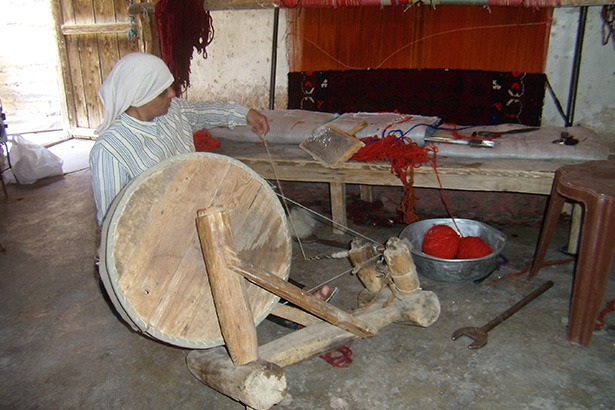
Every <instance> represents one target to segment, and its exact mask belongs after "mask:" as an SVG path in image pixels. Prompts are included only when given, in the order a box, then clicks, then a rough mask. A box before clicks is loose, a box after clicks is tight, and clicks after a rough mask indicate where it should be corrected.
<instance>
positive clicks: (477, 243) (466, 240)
mask: <svg viewBox="0 0 615 410" xmlns="http://www.w3.org/2000/svg"><path fill="white" fill-rule="evenodd" d="M491 252H493V250H492V249H491V247H490V246H489V245H487V243H486V242H485V241H484V240H483V239H482V238H481V237H479V236H464V237H463V238H461V240H460V241H459V251H458V252H457V259H476V258H482V257H483V256H487V255H490V254H491Z"/></svg>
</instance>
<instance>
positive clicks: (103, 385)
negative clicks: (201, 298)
mask: <svg viewBox="0 0 615 410" xmlns="http://www.w3.org/2000/svg"><path fill="white" fill-rule="evenodd" d="M89 144H91V143H89V142H85V141H74V140H73V141H68V142H65V143H63V144H60V145H59V146H56V147H54V149H55V150H57V152H58V153H59V154H60V155H61V156H63V157H64V158H67V161H66V162H65V171H66V170H67V169H70V171H69V172H70V173H68V174H67V175H65V176H63V177H54V178H48V179H46V180H42V181H39V182H37V183H36V184H34V185H29V186H20V185H13V184H12V185H9V187H8V188H9V194H8V198H7V199H4V198H2V199H0V243H1V244H2V245H3V246H4V247H5V248H6V251H5V252H4V253H0V270H1V274H0V312H1V313H0V315H1V316H0V317H1V322H2V327H1V331H0V335H1V336H0V375H1V377H0V408H20V409H26V408H27V409H34V408H36V409H47V408H75V409H77V408H79V409H85V408H87V409H97V408H126V409H171V408H175V409H241V408H244V406H243V405H242V404H240V403H237V402H235V401H233V400H231V399H229V398H228V397H226V396H223V395H221V394H219V393H217V392H216V391H214V390H212V389H210V388H209V387H207V386H205V385H204V384H202V383H201V382H199V381H198V380H197V379H195V378H194V377H193V376H192V374H191V373H190V372H189V370H188V368H187V366H186V363H185V358H186V355H187V353H188V351H187V350H184V349H180V348H177V347H172V346H168V345H165V344H162V343H160V342H157V341H154V340H151V339H148V338H146V337H144V336H142V335H141V334H139V333H135V332H132V331H131V330H129V328H128V327H127V326H126V325H124V323H123V322H122V321H121V320H120V319H118V317H116V316H115V315H114V313H113V310H112V309H111V308H110V306H109V305H108V304H107V302H106V300H105V297H103V291H101V288H100V287H99V282H98V277H97V271H96V269H95V266H94V255H95V251H96V247H97V242H98V235H97V229H96V225H95V221H94V205H93V200H92V193H91V188H90V174H89V171H88V170H87V161H86V159H87V155H86V154H87V150H88V147H89V146H90V145H89ZM84 155H85V157H84ZM289 192H292V190H291V191H288V192H287V194H289ZM0 195H1V194H0ZM289 196H291V195H289ZM353 228H354V229H355V230H357V231H359V232H361V233H362V234H364V235H366V236H368V237H370V238H372V239H374V240H377V241H381V242H384V241H386V240H387V239H388V238H390V237H392V236H397V235H398V234H399V232H400V231H401V230H402V228H403V226H401V225H396V226H393V227H388V228H376V227H366V226H353ZM497 228H498V229H501V230H502V231H503V232H504V233H505V234H506V235H507V237H508V243H507V246H506V248H505V250H504V252H503V254H504V256H505V257H506V258H507V259H508V263H507V264H506V265H504V266H502V267H500V268H499V269H498V270H496V271H495V272H494V273H493V274H492V275H491V276H490V277H489V278H488V279H487V280H485V281H484V282H482V283H480V284H475V283H473V282H470V283H442V282H436V281H432V280H428V279H425V278H422V287H423V289H427V290H432V291H434V292H435V293H436V294H437V295H438V297H439V299H440V303H441V305H442V312H441V315H440V318H439V320H438V321H437V322H436V323H434V324H433V325H432V326H430V327H428V328H418V327H410V326H402V325H397V324H393V325H390V326H387V327H385V328H384V329H382V330H381V331H380V332H379V333H378V334H377V335H376V336H374V337H372V338H370V339H365V340H359V341H355V342H354V343H352V345H351V350H352V353H353V355H352V359H353V361H352V363H351V364H350V365H349V367H346V368H338V367H334V366H332V365H330V364H328V363H327V362H326V361H325V360H323V359H321V358H319V357H315V358H312V359H309V360H306V361H304V362H301V363H300V364H297V365H294V366H290V367H288V368H286V369H285V374H286V378H287V383H288V393H287V396H286V399H285V400H284V401H282V402H281V403H280V404H279V405H277V406H276V408H280V409H366V410H367V409H432V408H433V409H458V408H469V407H472V408H477V409H495V408H497V409H613V408H615V396H614V395H613V391H614V390H615V318H614V317H613V316H615V313H612V314H610V315H607V316H606V322H607V326H606V327H605V328H604V329H603V330H602V331H600V332H597V333H595V334H594V336H593V339H592V343H591V345H590V346H589V347H588V348H578V347H574V346H571V345H570V344H569V343H568V342H567V340H566V320H567V311H568V302H569V295H570V287H571V283H572V272H573V265H572V264H571V263H568V264H563V265H559V266H553V267H546V268H543V270H542V271H541V273H540V275H539V276H538V277H537V278H535V279H534V280H532V281H531V282H528V281H527V279H526V277H525V276H523V277H516V278H508V279H505V280H501V281H499V282H496V281H497V279H498V278H504V277H506V275H507V274H510V273H514V272H517V271H520V270H522V269H524V268H525V267H527V266H528V265H529V263H530V261H531V257H532V253H533V249H534V246H535V244H536V240H537V237H538V233H539V228H538V227H537V226H497ZM317 233H318V235H319V236H321V237H328V238H332V239H343V240H345V241H349V240H350V239H351V237H350V236H348V237H342V238H337V237H334V236H333V235H331V234H330V229H329V227H327V226H320V227H319V228H318V230H317ZM566 240H567V226H566V224H565V223H562V224H561V225H560V227H559V230H558V233H557V236H556V239H555V241H554V243H553V244H552V246H551V250H550V252H549V254H548V255H547V260H557V259H565V258H567V256H566V255H564V254H562V253H561V252H559V251H558V249H561V248H562V247H563V246H564V245H565V243H566ZM304 249H305V251H306V254H307V255H308V256H310V255H318V254H322V253H331V252H335V251H338V250H339V249H336V248H331V247H329V246H326V245H322V244H315V243H305V244H304ZM349 266H350V265H349V263H348V262H347V261H346V260H320V261H305V260H303V257H302V255H301V252H300V251H299V249H298V247H295V249H294V255H293V262H292V269H291V277H292V278H293V279H295V280H297V281H299V282H301V283H303V284H305V285H306V286H307V287H308V288H310V287H312V286H315V285H317V284H319V283H321V282H322V281H324V280H326V279H327V278H330V277H331V276H333V275H335V274H337V273H340V272H343V271H344V270H346V269H348V267H349ZM546 280H552V281H554V282H555V286H554V287H553V288H552V289H550V290H548V291H547V292H546V293H545V294H543V295H542V296H540V297H539V298H538V299H536V300H535V301H533V302H531V303H530V304H529V305H528V306H526V307H525V308H523V309H522V310H521V311H519V312H517V313H516V314H515V315H514V316H512V317H511V318H510V319H508V320H507V321H505V322H504V323H502V324H500V325H499V326H498V327H496V328H495V329H493V330H492V331H491V332H490V333H489V341H488V344H487V345H486V346H485V347H483V348H482V349H478V350H470V349H467V345H468V344H469V342H470V341H469V339H466V338H462V339H459V340H457V341H451V339H450V335H451V333H452V332H453V331H454V330H455V329H457V328H459V327H461V326H481V325H483V324H485V323H486V322H488V321H489V320H490V319H491V318H493V317H494V316H496V315H497V314H499V313H501V312H503V311H504V310H506V309H507V308H509V307H510V306H512V305H513V304H514V303H516V302H517V301H518V300H520V299H522V298H523V297H524V296H525V295H527V294H528V293H530V292H531V291H532V290H533V289H535V288H537V287H538V286H540V285H541V284H542V283H543V282H544V281H546ZM331 285H332V286H336V287H338V288H340V293H339V295H338V296H337V298H335V299H334V300H333V301H332V302H331V303H333V304H335V305H337V306H340V307H342V308H345V309H348V310H350V309H352V308H353V307H355V306H356V298H357V295H358V293H359V292H360V290H361V289H362V286H361V285H360V283H359V281H358V280H357V278H356V277H354V276H351V275H345V276H343V277H341V278H339V279H337V280H335V281H334V282H332V283H331ZM614 295H615V280H614V277H613V275H611V278H610V282H609V284H608V289H607V292H606V297H605V301H604V303H603V305H604V304H605V303H606V302H607V301H609V300H611V299H613V298H614ZM258 331H259V341H260V342H261V343H264V342H266V341H269V340H272V339H276V338H278V337H280V336H282V335H283V334H286V333H287V332H289V331H290V330H288V329H286V328H284V327H281V326H279V325H277V324H275V323H272V322H270V321H268V320H265V321H264V322H262V323H261V324H260V325H259V326H258Z"/></svg>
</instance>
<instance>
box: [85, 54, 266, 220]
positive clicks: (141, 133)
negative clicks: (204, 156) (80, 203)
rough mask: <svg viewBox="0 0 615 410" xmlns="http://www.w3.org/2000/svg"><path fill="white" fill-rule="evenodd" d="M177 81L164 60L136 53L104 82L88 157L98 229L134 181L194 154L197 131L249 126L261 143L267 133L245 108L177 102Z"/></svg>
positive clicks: (260, 118) (262, 120) (257, 115)
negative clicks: (172, 159)
mask: <svg viewBox="0 0 615 410" xmlns="http://www.w3.org/2000/svg"><path fill="white" fill-rule="evenodd" d="M173 81H174V79H173V75H172V74H171V72H170V71H169V69H168V68H167V66H166V64H165V63H164V61H162V60H161V59H160V58H158V57H156V56H153V55H151V54H145V53H132V54H128V55H126V56H125V57H123V58H122V59H121V60H119V61H118V62H117V63H116V65H115V66H114V67H113V69H112V70H111V72H110V73H109V75H108V76H107V78H106V79H105V81H104V82H103V84H102V86H101V88H100V93H99V95H100V98H101V100H102V102H103V105H104V119H103V123H102V124H101V125H100V127H98V129H97V133H98V134H99V137H98V139H97V141H96V143H95V144H94V146H93V147H92V151H91V152H90V169H91V171H92V187H93V190H94V201H95V203H96V219H97V223H98V226H99V227H101V226H102V223H103V220H104V217H105V214H106V213H107V210H108V209H109V206H110V205H111V202H112V201H113V199H114V198H115V196H116V195H117V194H118V193H119V192H120V190H121V189H122V188H123V187H124V186H125V185H126V184H127V183H128V182H129V181H130V180H132V179H133V178H135V177H136V176H138V175H139V174H141V173H142V172H143V171H145V170H146V169H148V168H149V167H151V166H152V165H155V164H157V163H158V162H160V161H162V160H164V159H167V158H169V157H172V156H175V155H178V154H183V153H187V152H194V140H193V133H194V132H195V131H197V130H200V129H203V128H213V127H216V126H227V127H229V128H233V127H235V126H237V125H246V124H247V125H250V126H251V127H252V131H253V132H255V133H256V134H258V135H259V136H260V137H261V138H263V137H264V136H265V134H266V133H267V132H268V131H269V122H268V120H267V117H265V116H264V115H262V114H261V113H259V112H258V111H256V110H253V109H249V108H246V107H244V106H242V105H239V104H236V103H231V102H210V103H205V102H197V103H195V102H188V101H186V100H182V99H179V98H176V95H175V92H174V91H173V89H172V87H171V85H172V84H173Z"/></svg>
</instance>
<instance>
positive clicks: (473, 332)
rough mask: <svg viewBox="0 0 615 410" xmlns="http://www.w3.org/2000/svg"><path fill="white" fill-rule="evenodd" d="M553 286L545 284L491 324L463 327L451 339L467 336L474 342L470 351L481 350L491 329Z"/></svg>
mask: <svg viewBox="0 0 615 410" xmlns="http://www.w3.org/2000/svg"><path fill="white" fill-rule="evenodd" d="M551 286H553V282H552V281H547V282H545V283H544V284H543V285H542V286H541V287H539V288H538V289H536V290H534V291H533V292H532V293H530V294H529V295H527V296H526V297H524V298H523V299H521V300H520V301H519V302H517V303H515V304H514V305H513V306H512V307H510V308H509V309H508V310H507V311H505V312H503V313H501V314H500V315H498V316H497V317H495V318H493V319H492V320H491V321H490V322H489V323H487V324H486V325H484V326H482V327H461V328H459V329H457V330H455V331H454V332H453V334H452V336H451V339H453V340H457V339H458V338H459V337H460V336H467V337H469V338H470V339H473V340H474V341H473V342H472V343H471V344H470V345H469V346H468V349H480V348H481V347H483V346H485V345H486V344H487V332H489V331H490V330H491V329H493V328H494V327H496V326H497V325H499V324H500V323H502V322H503V321H505V320H506V319H508V318H509V317H511V316H512V315H513V314H515V313H516V312H518V311H519V310H520V309H521V308H522V307H523V306H525V305H527V304H528V303H530V302H531V301H532V300H534V299H536V298H537V297H538V296H540V295H542V294H543V293H544V292H546V291H547V289H549V288H550V287H551Z"/></svg>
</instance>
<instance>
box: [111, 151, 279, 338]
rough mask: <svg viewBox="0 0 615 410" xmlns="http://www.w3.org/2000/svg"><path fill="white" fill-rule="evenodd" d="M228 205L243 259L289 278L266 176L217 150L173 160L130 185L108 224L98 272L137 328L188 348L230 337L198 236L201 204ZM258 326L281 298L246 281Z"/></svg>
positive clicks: (276, 210)
mask: <svg viewBox="0 0 615 410" xmlns="http://www.w3.org/2000/svg"><path fill="white" fill-rule="evenodd" d="M214 205H218V206H222V207H223V208H224V210H225V212H226V213H227V214H228V216H229V220H230V225H231V226H230V228H231V231H232V234H233V237H234V240H235V245H236V249H237V253H238V255H239V256H240V257H241V259H242V260H244V261H246V262H248V263H250V264H252V265H254V266H255V267H258V268H260V269H263V270H265V271H268V272H270V273H273V274H274V275H276V276H278V277H281V278H283V279H287V278H288V274H289V271H290V261H291V238H290V234H289V230H288V225H287V221H286V217H285V214H284V210H283V208H282V206H281V205H280V202H279V201H278V199H277V197H276V194H275V193H274V192H273V190H272V189H271V188H270V186H269V184H268V183H267V181H265V180H264V179H262V178H261V177H260V176H259V175H258V174H256V173H255V172H254V171H252V170H251V169H250V168H248V167H247V166H246V165H244V164H243V163H241V162H239V161H236V160H234V159H232V158H230V157H225V156H222V155H217V154H211V153H191V154H185V155H180V156H177V157H173V158H170V159H168V160H166V161H163V162H161V163H160V164H158V165H156V166H154V167H152V168H151V169H149V170H147V171H146V172H144V173H143V174H141V175H140V176H139V177H137V178H135V179H134V180H133V181H131V182H130V183H129V184H128V185H127V186H126V187H125V188H124V190H122V192H121V193H120V194H119V195H118V197H117V198H116V199H115V200H114V202H113V204H112V206H111V209H110V210H109V212H108V214H107V217H106V218H105V222H104V224H103V228H102V235H101V252H100V255H101V264H100V268H101V269H100V275H101V279H102V282H103V285H104V287H105V289H106V291H107V293H108V294H109V297H110V299H111V302H112V303H113V304H114V306H115V308H116V309H117V311H118V313H119V314H120V315H121V316H122V318H123V319H124V320H125V321H126V322H127V323H128V324H129V325H130V326H131V327H132V328H133V329H134V330H136V331H139V332H142V333H144V334H146V335H148V336H150V337H152V338H154V339H157V340H160V341H163V342H166V343H169V344H172V345H176V346H180V347H187V348H209V347H213V346H218V345H221V344H223V343H224V340H223V338H222V335H221V333H220V327H219V323H218V319H217V316H216V310H215V308H214V303H213V298H212V294H211V290H210V287H209V282H208V278H207V271H206V267H205V263H204V260H203V254H202V252H201V247H200V243H199V238H198V234H197V229H196V224H195V218H196V215H197V211H198V210H199V209H203V208H208V207H210V206H214ZM246 286H247V293H248V301H249V304H250V307H251V310H252V315H253V317H254V322H255V324H258V323H260V322H261V321H262V320H263V319H264V318H265V317H266V316H267V315H268V314H269V313H270V311H271V310H272V309H273V306H274V304H275V303H276V302H277V301H278V298H277V297H276V296H274V295H273V294H271V293H269V292H267V291H264V290H263V289H261V288H259V287H257V286H255V285H253V284H249V283H247V282H246Z"/></svg>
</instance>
